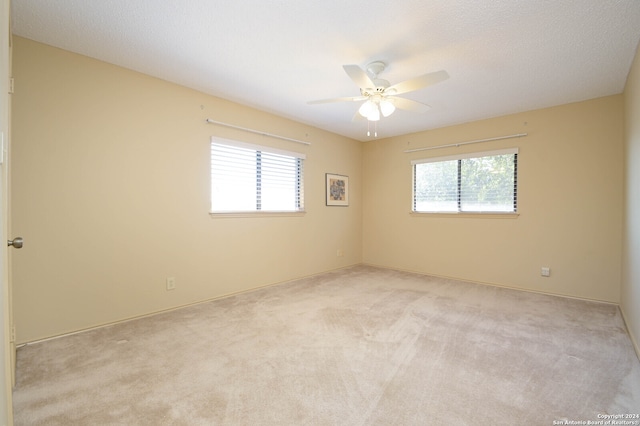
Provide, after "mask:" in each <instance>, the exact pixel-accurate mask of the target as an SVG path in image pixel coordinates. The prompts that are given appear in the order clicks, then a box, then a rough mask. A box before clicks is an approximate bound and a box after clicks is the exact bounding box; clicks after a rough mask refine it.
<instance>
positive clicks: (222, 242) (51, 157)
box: [12, 37, 362, 342]
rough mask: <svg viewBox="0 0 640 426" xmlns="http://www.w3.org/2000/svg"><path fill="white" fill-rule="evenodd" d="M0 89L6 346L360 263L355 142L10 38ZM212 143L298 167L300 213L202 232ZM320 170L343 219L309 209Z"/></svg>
mask: <svg viewBox="0 0 640 426" xmlns="http://www.w3.org/2000/svg"><path fill="white" fill-rule="evenodd" d="M14 75H15V79H16V92H15V95H14V98H13V102H14V103H13V129H14V152H13V155H14V163H13V190H14V192H13V194H12V217H13V225H12V232H13V234H14V235H22V236H23V237H24V239H25V246H24V248H23V249H22V250H21V251H20V252H19V253H18V252H16V254H15V255H14V256H13V287H14V291H15V293H14V300H15V306H14V309H15V323H16V327H17V334H18V342H28V341H33V340H36V339H40V338H46V337H50V336H55V335H58V334H61V333H67V332H72V331H76V330H80V329H84V328H87V327H93V326H97V325H101V324H106V323H110V322H113V321H118V320H122V319H126V318H131V317H135V316H139V315H144V314H148V313H152V312H157V311H161V310H165V309H169V308H174V307H177V306H181V305H185V304H189V303H193V302H197V301H202V300H206V299H210V298H215V297H219V296H222V295H226V294H230V293H234V292H238V291H243V290H247V289H250V288H253V287H256V286H263V285H268V284H273V283H278V282H282V281H286V280H291V279H294V278H297V277H302V276H307V275H311V274H315V273H319V272H323V271H327V270H332V269H336V268H340V267H344V266H347V265H351V264H357V263H360V262H361V260H362V256H361V241H362V240H361V238H362V232H361V217H362V208H361V205H362V203H361V193H362V191H361V187H362V179H361V160H362V146H361V143H359V142H356V141H353V140H350V139H347V138H344V137H340V136H337V135H335V134H331V133H328V132H325V131H321V130H319V129H316V128H312V127H309V126H305V125H302V124H299V123H295V122H292V121H289V120H286V119H283V118H280V117H277V116H274V115H270V114H267V113H264V112H259V111H256V110H253V109H250V108H247V107H243V106H239V105H237V104H234V103H231V102H228V101H225V100H221V99H218V98H215V97H212V96H207V95H204V94H202V93H198V92H196V91H193V90H189V89H186V88H183V87H180V86H177V85H174V84H170V83H167V82H165V81H161V80H158V79H154V78H151V77H148V76H145V75H142V74H138V73H135V72H132V71H129V70H125V69H122V68H119V67H116V66H112V65H109V64H106V63H103V62H99V61H96V60H92V59H89V58H87V57H84V56H80V55H76V54H72V53H69V52H66V51H63V50H59V49H55V48H51V47H49V46H46V45H43V44H39V43H35V42H32V41H29V40H25V39H22V38H18V37H16V39H15V48H14ZM206 118H212V119H214V120H218V121H222V122H228V123H233V124H235V125H238V126H245V127H250V128H255V129H260V130H262V131H266V132H270V133H274V134H280V135H283V136H287V137H290V138H297V139H303V140H309V141H311V142H312V145H311V146H309V147H306V146H304V145H300V144H295V143H292V142H287V141H282V140H278V139H272V138H268V137H265V136H260V135H253V134H250V133H246V132H241V131H238V130H232V129H228V128H223V127H220V126H215V125H211V124H206V123H205V119H206ZM212 135H218V136H223V137H228V138H235V139H242V140H245V141H248V142H253V143H261V144H266V145H271V146H275V147H279V148H283V149H288V150H292V151H298V152H303V153H305V154H306V155H307V160H306V162H305V199H306V210H307V213H306V215H304V216H302V217H257V218H255V217H254V218H225V219H220V218H212V217H211V216H210V215H209V214H208V211H209V142H210V137H211V136H212ZM327 172H330V173H339V174H344V175H348V176H349V177H350V184H351V206H350V207H348V208H344V207H326V206H325V205H324V193H325V180H324V179H325V176H324V175H325V173H327ZM338 249H342V250H343V251H344V256H343V257H337V256H336V253H337V250H338ZM168 276H173V277H175V278H176V283H177V288H176V290H173V291H166V289H165V279H166V277H168Z"/></svg>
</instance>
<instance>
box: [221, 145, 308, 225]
mask: <svg viewBox="0 0 640 426" xmlns="http://www.w3.org/2000/svg"><path fill="white" fill-rule="evenodd" d="M304 158H305V156H304V154H300V153H295V152H289V151H282V150H278V149H275V148H270V147H265V146H260V145H252V144H246V143H242V142H236V141H229V140H224V139H219V138H215V139H212V141H211V212H212V213H233V212H256V211H262V212H297V211H303V210H304V191H303V162H304Z"/></svg>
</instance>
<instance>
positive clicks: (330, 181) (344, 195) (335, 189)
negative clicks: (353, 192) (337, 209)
mask: <svg viewBox="0 0 640 426" xmlns="http://www.w3.org/2000/svg"><path fill="white" fill-rule="evenodd" d="M326 176H327V206H348V205H349V176H342V175H334V174H332V173H327V174H326Z"/></svg>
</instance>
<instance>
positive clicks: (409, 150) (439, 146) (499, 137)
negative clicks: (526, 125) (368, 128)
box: [404, 133, 527, 153]
mask: <svg viewBox="0 0 640 426" xmlns="http://www.w3.org/2000/svg"><path fill="white" fill-rule="evenodd" d="M524 136H527V134H526V133H516V134H515V135H507V136H498V137H495V138H487V139H476V140H474V141H467V142H458V143H450V144H448V145H437V146H428V147H426V148H415V149H407V150H406V151H404V152H405V153H409V152H417V151H427V150H430V149H439V148H449V147H452V146H460V145H469V144H472V143H481V142H491V141H499V140H501V139H511V138H521V137H524Z"/></svg>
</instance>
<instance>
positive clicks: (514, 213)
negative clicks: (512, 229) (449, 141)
mask: <svg viewBox="0 0 640 426" xmlns="http://www.w3.org/2000/svg"><path fill="white" fill-rule="evenodd" d="M510 154H513V155H514V177H513V211H500V210H497V211H496V210H477V211H474V210H462V209H461V194H462V190H461V182H462V172H461V164H462V163H461V162H462V160H465V159H470V158H482V157H492V156H499V155H510ZM518 154H519V149H518V148H517V147H516V148H505V149H497V150H491V151H478V152H468V153H462V154H455V155H447V156H440V157H427V158H419V159H415V160H412V161H411V173H412V176H411V214H415V215H445V216H446V215H453V216H479V215H480V216H485V217H517V216H518V215H519V211H518V208H519V203H518V198H519V196H518ZM446 161H457V162H458V165H457V169H458V170H457V176H456V179H457V180H456V186H457V194H456V196H457V198H456V203H457V207H458V209H457V211H451V210H442V211H436V210H434V211H426V210H416V189H417V188H416V165H418V164H425V163H439V162H446Z"/></svg>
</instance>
